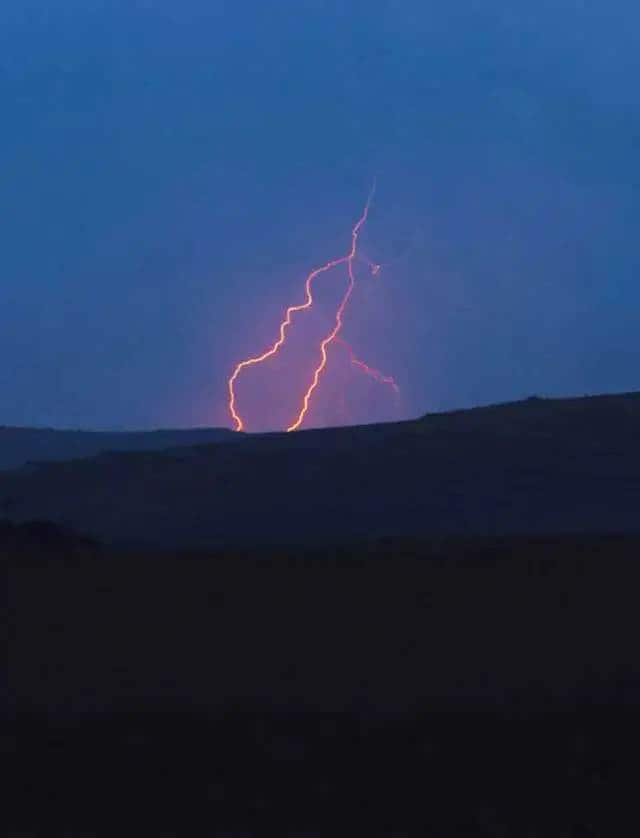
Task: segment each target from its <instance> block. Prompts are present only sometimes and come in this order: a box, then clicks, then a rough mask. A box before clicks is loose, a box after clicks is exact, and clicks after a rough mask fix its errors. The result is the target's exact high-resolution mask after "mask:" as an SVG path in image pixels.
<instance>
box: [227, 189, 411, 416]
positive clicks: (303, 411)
mask: <svg viewBox="0 0 640 838" xmlns="http://www.w3.org/2000/svg"><path fill="white" fill-rule="evenodd" d="M374 193H375V183H374V185H373V188H372V189H371V192H370V194H369V197H368V199H367V202H366V204H365V207H364V210H363V212H362V215H361V216H360V218H359V219H358V220H357V222H356V223H355V225H354V227H353V229H352V231H351V249H350V250H349V253H347V254H346V255H345V256H341V257H340V258H338V259H332V260H331V261H329V262H327V263H326V264H325V265H323V266H322V267H320V268H316V269H315V270H313V271H311V273H310V274H309V275H308V276H307V278H306V280H305V284H304V287H305V298H304V301H303V302H302V303H300V304H299V305H293V306H289V307H288V308H287V309H286V311H285V314H284V317H283V320H282V322H281V323H280V329H279V335H278V338H277V340H276V341H275V342H274V343H273V344H272V345H271V346H270V347H269V348H267V349H266V350H265V351H264V352H262V353H261V354H260V355H256V356H254V357H251V358H246V359H245V360H243V361H240V362H239V363H238V364H236V366H235V368H234V370H233V372H232V374H231V377H230V378H229V381H228V391H229V402H228V405H229V413H230V414H231V417H232V419H233V422H234V425H235V430H236V431H243V430H245V424H244V420H243V419H242V417H241V415H240V413H239V412H238V408H237V398H236V390H235V385H236V382H237V380H238V377H239V376H240V374H241V373H242V371H243V370H245V369H247V368H248V367H252V366H255V365H257V364H261V363H263V362H264V361H267V360H268V359H269V358H272V357H273V356H274V355H276V354H277V353H278V352H279V351H280V349H281V348H282V346H283V345H284V343H285V341H286V338H287V331H288V329H289V327H290V326H291V324H292V322H293V316H294V315H295V314H297V313H298V312H300V311H306V310H308V309H310V308H312V306H313V301H314V300H313V283H314V280H315V279H316V278H317V277H318V276H320V275H321V274H324V273H327V272H328V271H330V270H332V269H333V268H337V267H339V266H340V265H346V267H347V276H348V281H347V288H346V290H345V293H344V295H343V297H342V299H341V301H340V304H339V305H338V308H337V310H336V315H335V322H334V326H333V328H332V329H331V331H330V332H329V333H328V334H327V335H326V336H325V337H324V339H323V340H322V341H321V343H320V347H319V349H320V361H319V363H318V365H317V366H316V368H315V370H314V373H313V376H312V378H311V383H310V384H309V386H308V388H307V390H306V392H305V394H304V396H303V398H302V402H301V404H300V408H299V410H298V414H297V416H296V418H295V420H294V421H293V422H292V423H291V424H290V425H289V427H288V428H287V429H286V430H287V431H295V430H298V428H300V426H301V425H302V423H303V422H304V419H305V417H306V415H307V412H308V410H309V406H310V404H311V399H312V396H313V394H314V392H315V390H316V388H317V387H318V384H319V383H320V379H321V377H322V375H323V373H324V371H325V369H326V366H327V361H328V354H327V352H328V349H329V347H330V345H331V344H332V343H334V342H336V341H339V342H340V343H342V344H343V345H344V346H345V347H346V348H347V349H348V351H349V353H350V358H351V363H352V366H354V367H357V368H358V369H360V370H361V371H362V372H364V373H366V374H367V375H369V376H371V377H372V378H374V379H375V380H377V381H380V382H381V383H383V384H389V385H390V386H391V387H392V388H393V389H394V390H395V392H396V393H398V392H399V389H398V385H397V384H396V382H395V381H394V379H393V378H392V377H391V376H385V375H383V374H382V373H381V372H380V371H379V370H376V369H375V368H373V367H370V366H369V365H368V364H366V363H365V362H364V361H361V360H359V359H358V358H357V357H356V356H355V354H354V352H353V350H352V349H351V347H350V346H349V344H348V343H346V342H345V341H344V340H343V339H342V338H341V337H340V332H341V330H342V326H343V317H344V313H345V311H346V309H347V306H348V304H349V301H350V299H351V295H352V292H353V289H354V286H355V283H356V276H355V271H354V262H355V260H356V257H357V256H358V238H359V236H360V232H361V231H362V228H363V227H364V225H365V223H366V221H367V218H368V216H369V210H370V208H371V202H372V201H373V196H374ZM365 261H367V264H368V265H369V268H370V270H371V273H372V275H374V276H375V275H377V274H378V273H379V272H380V269H381V265H377V264H374V263H370V262H368V260H365Z"/></svg>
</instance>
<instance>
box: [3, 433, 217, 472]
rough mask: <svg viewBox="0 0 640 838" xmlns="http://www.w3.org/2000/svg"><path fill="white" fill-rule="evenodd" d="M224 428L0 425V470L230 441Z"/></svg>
mask: <svg viewBox="0 0 640 838" xmlns="http://www.w3.org/2000/svg"><path fill="white" fill-rule="evenodd" d="M231 437H232V433H231V431H227V430H225V429H224V428H202V429H195V430H183V431H125V432H120V431H57V430H53V429H51V428H10V427H1V426H0V471H1V470H3V469H14V468H19V467H20V466H23V465H26V464H27V463H29V462H45V461H61V460H72V459H76V458H78V457H95V456H96V455H97V454H101V453H103V452H105V451H159V450H162V449H165V448H177V447H179V446H182V445H202V444H205V443H209V442H219V441H221V440H224V439H226V438H231Z"/></svg>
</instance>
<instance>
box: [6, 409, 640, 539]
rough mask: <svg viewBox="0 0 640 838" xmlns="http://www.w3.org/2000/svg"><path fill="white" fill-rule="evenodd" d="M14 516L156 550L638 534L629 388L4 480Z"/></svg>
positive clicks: (638, 414)
mask: <svg viewBox="0 0 640 838" xmlns="http://www.w3.org/2000/svg"><path fill="white" fill-rule="evenodd" d="M0 503H2V504H3V506H4V510H5V513H6V514H7V515H9V516H10V517H11V518H12V519H14V520H22V521H24V520H30V519H47V520H51V521H53V522H55V523H58V524H61V525H65V526H70V527H72V528H73V529H75V530H77V531H79V532H83V533H86V534H88V535H90V536H93V537H97V538H99V539H103V540H106V541H110V542H114V543H122V544H126V543H129V544H134V543H141V544H142V543H148V544H155V545H159V546H164V547H174V546H194V547H205V546H206V547H210V546H228V545H234V544H236V545H239V544H244V545H247V546H251V545H266V544H278V543H280V544H285V543H289V544H302V543H319V542H322V541H324V542H345V541H349V540H352V539H353V540H356V539H361V538H372V537H373V538H379V537H386V536H402V537H407V536H409V537H413V536H423V535H434V534H462V535H483V534H485V535H501V534H513V533H527V534H536V533H563V532H564V533H567V532H575V533H580V532H583V533H588V532H620V533H624V532H638V531H640V513H639V512H638V510H640V394H638V393H635V394H626V395H613V396H598V397H588V398H579V399H563V400H552V399H537V398H536V399H528V400H526V401H523V402H517V403H512V404H505V405H497V406H492V407H485V408H478V409H474V410H467V411H456V412H453V413H446V414H435V415H428V416H425V417H423V418H422V419H419V420H416V421H411V422H404V423H397V424H388V425H372V426H364V427H352V428H339V429H329V430H320V431H308V432H302V433H298V434H267V435H259V436H248V437H243V438H239V439H238V440H237V444H234V445H215V444H214V445H202V446H198V447H195V448H184V449H181V450H177V449H174V450H172V451H167V452H146V453H131V454H117V455H115V454H109V455H103V456H99V457H97V458H95V459H91V460H84V461H75V462H68V463H62V464H45V465H41V466H39V467H38V468H36V469H35V470H33V469H32V470H27V471H25V470H23V471H22V472H16V473H13V474H11V475H10V474H6V475H3V476H2V477H0Z"/></svg>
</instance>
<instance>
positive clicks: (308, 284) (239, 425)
mask: <svg viewBox="0 0 640 838" xmlns="http://www.w3.org/2000/svg"><path fill="white" fill-rule="evenodd" d="M348 259H349V257H348V256H342V257H341V258H340V259H333V260H332V261H331V262H327V264H326V265H323V266H322V267H321V268H316V270H314V271H311V273H310V274H309V276H308V277H307V278H306V280H305V301H304V302H303V303H300V305H297V306H289V308H288V309H287V310H286V312H285V316H284V319H283V321H282V323H281V324H280V336H279V337H278V339H277V340H276V341H275V343H274V344H273V345H272V346H271V347H269V349H266V350H265V351H264V352H263V353H262V354H261V355H256V356H255V358H247V359H246V360H245V361H240V363H239V364H237V365H236V367H235V369H234V371H233V374H232V375H231V378H230V379H229V382H228V388H229V412H230V413H231V416H232V418H233V421H234V422H235V426H236V427H235V429H236V431H242V430H244V422H243V421H242V417H241V416H240V414H239V413H238V411H237V410H236V392H235V383H236V381H237V379H238V376H239V375H240V373H241V372H242V370H243V369H246V368H247V367H252V366H254V365H255V364H261V363H262V362H263V361H266V360H267V358H272V357H273V356H274V355H276V354H277V352H278V350H279V349H280V347H281V346H282V345H283V343H284V342H285V340H286V331H287V329H288V327H289V326H290V325H291V320H292V318H293V315H294V314H295V313H296V312H298V311H304V310H305V309H308V308H311V306H312V305H313V294H312V285H313V280H314V279H315V278H316V277H317V276H319V275H320V274H323V273H326V272H327V271H330V270H331V269H332V268H335V267H337V266H338V265H343V264H344V263H345V262H346V261H347V260H348Z"/></svg>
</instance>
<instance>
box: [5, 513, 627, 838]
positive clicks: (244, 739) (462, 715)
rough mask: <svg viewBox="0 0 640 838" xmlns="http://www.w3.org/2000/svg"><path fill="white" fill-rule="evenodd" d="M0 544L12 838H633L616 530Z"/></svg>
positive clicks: (59, 536)
mask: <svg viewBox="0 0 640 838" xmlns="http://www.w3.org/2000/svg"><path fill="white" fill-rule="evenodd" d="M0 538H2V539H4V542H3V543H4V545H5V547H4V551H3V562H4V566H5V570H6V574H7V576H6V578H7V587H6V592H7V597H8V599H7V602H8V605H9V625H10V650H9V687H10V689H9V693H8V700H7V702H6V704H5V708H4V713H3V728H4V732H5V743H6V747H7V750H8V752H9V764H10V766H11V776H10V780H9V783H8V785H6V787H5V795H6V800H7V804H6V807H5V818H8V821H9V826H10V830H11V831H10V834H11V835H13V836H31V835H33V836H36V835H38V836H90V835H101V836H115V835H136V836H139V835H153V836H160V835H163V836H169V835H170V836H174V835H175V836H191V835H194V836H195V835H198V836H199V835H202V836H218V835H219V836H223V835H229V836H231V835H233V836H252V835H266V834H269V835H271V834H274V835H287V836H288V835H300V836H302V835H308V836H311V835H318V836H319V835H322V836H325V835H326V836H334V835H339V836H342V835H344V836H356V835H367V836H369V835H394V836H405V835H406V836H413V835H433V836H464V835H468V836H484V835H486V836H505V838H507V836H508V837H509V838H513V836H523V838H524V837H525V836H526V838H530V837H531V836H558V838H560V836H607V838H609V836H627V835H628V836H636V835H638V834H639V829H640V819H639V817H638V807H637V803H636V793H637V778H638V754H639V753H640V750H639V748H640V654H639V652H638V636H639V634H640V632H639V629H640V617H639V614H638V607H637V600H638V590H639V589H640V563H639V562H640V537H639V536H632V535H627V536H621V535H611V536H595V535H584V534H582V535H573V536H572V535H566V536H562V537H535V538H523V537H515V536H514V537H501V538H473V539H472V538H455V539H453V538H443V539H433V538H432V539H423V540H406V539H405V540H392V539H387V540H382V541H380V540H377V541H368V542H362V543H359V544H355V543H354V544H352V545H350V546H349V547H348V548H329V547H327V548H323V549H320V550H315V551H314V550H307V551H304V550H300V549H298V550H293V549H291V550H285V549H283V550H274V551H249V550H246V551H243V550H240V549H239V550H236V551H229V552H226V553H191V554H189V553H175V554H168V553H156V554H154V553H151V552H150V553H137V552H136V553H114V552H111V551H109V550H106V549H103V548H100V547H99V546H97V545H96V544H93V543H90V542H87V541H85V540H83V539H78V538H76V537H74V536H69V535H66V534H65V533H64V532H61V531H57V530H50V531H49V533H48V535H47V532H46V527H45V529H44V530H43V525H35V526H34V525H32V526H30V527H26V528H16V527H11V526H5V527H4V528H2V529H1V531H0ZM65 539H67V543H66V545H65ZM48 542H51V548H50V549H49V548H48V547H47V543H48ZM54 542H55V543H54Z"/></svg>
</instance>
